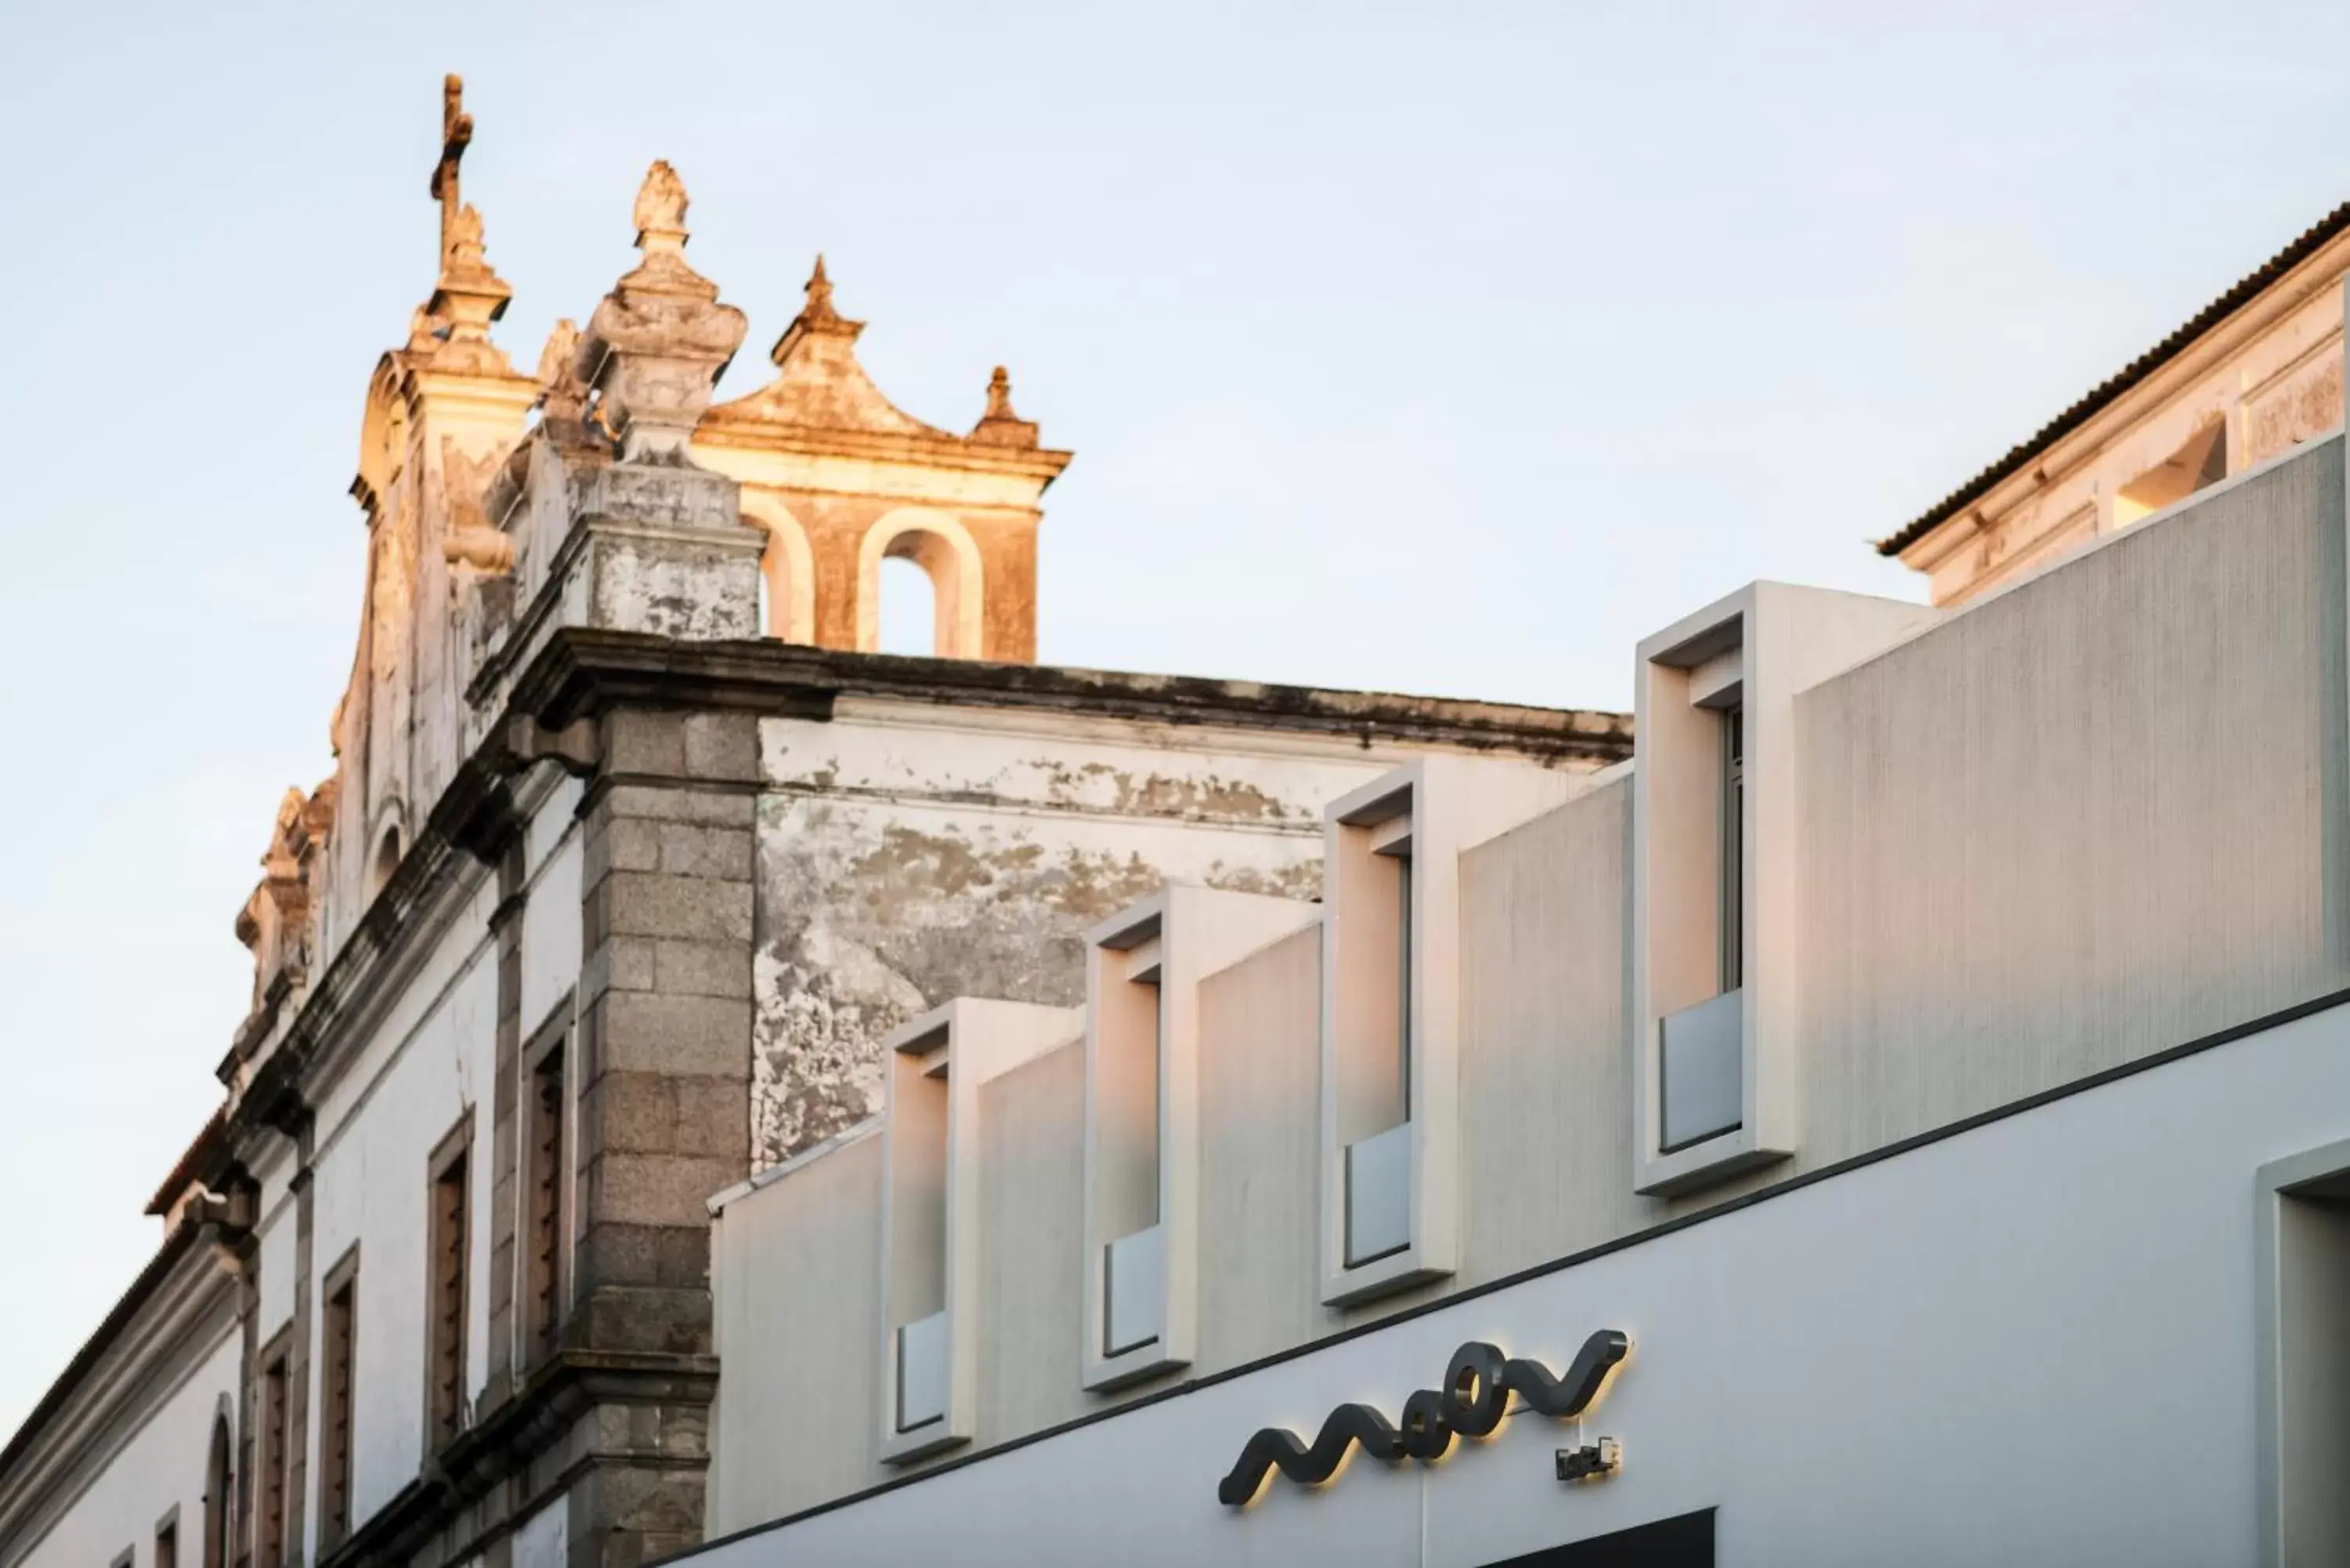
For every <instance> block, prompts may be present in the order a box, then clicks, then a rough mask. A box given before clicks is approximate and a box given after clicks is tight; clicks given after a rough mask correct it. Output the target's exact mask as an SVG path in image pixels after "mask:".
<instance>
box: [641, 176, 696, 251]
mask: <svg viewBox="0 0 2350 1568" xmlns="http://www.w3.org/2000/svg"><path fill="white" fill-rule="evenodd" d="M686 200H687V198H686V194H685V182H684V181H682V180H681V179H679V178H678V177H677V171H676V170H674V169H672V168H671V167H670V162H669V160H668V159H666V158H656V159H654V160H653V166H652V167H651V168H650V169H648V170H646V171H645V182H644V183H643V184H641V185H639V186H638V187H637V204H636V208H635V210H634V212H633V213H631V216H633V217H634V218H635V219H636V223H637V248H638V249H639V250H640V251H643V252H645V253H646V254H648V255H650V254H653V253H654V252H657V251H669V252H671V253H674V252H678V251H682V250H683V249H685V241H686V228H685V205H686Z"/></svg>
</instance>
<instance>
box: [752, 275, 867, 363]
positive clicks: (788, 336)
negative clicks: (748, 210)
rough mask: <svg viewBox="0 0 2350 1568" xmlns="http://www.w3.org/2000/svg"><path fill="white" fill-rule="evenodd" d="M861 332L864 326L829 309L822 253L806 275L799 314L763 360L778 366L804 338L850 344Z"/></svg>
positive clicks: (828, 285)
mask: <svg viewBox="0 0 2350 1568" xmlns="http://www.w3.org/2000/svg"><path fill="white" fill-rule="evenodd" d="M864 330H865V323H863V322H862V321H851V320H849V319H848V317H845V316H843V315H841V314H840V312H839V311H837V310H836V309H834V308H833V304H832V275H831V274H829V273H827V271H825V266H824V253H823V252H821V251H819V252H817V253H816V270H815V271H813V272H811V273H809V274H808V280H807V299H806V303H804V304H803V305H801V306H800V313H799V314H798V315H797V316H795V317H792V324H791V325H790V326H789V327H785V328H784V335H783V336H782V337H778V338H776V339H775V347H774V348H771V349H769V350H768V351H767V358H769V359H770V360H772V361H774V362H775V364H777V365H781V364H782V363H783V362H784V360H785V358H787V357H788V356H789V355H790V354H791V351H792V349H793V348H795V347H796V346H797V345H798V344H799V343H801V342H802V341H804V340H805V339H806V338H809V337H839V338H844V339H846V340H847V341H848V342H851V343H854V342H856V341H857V335H858V333H860V332H862V331H864Z"/></svg>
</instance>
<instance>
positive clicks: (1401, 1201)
mask: <svg viewBox="0 0 2350 1568" xmlns="http://www.w3.org/2000/svg"><path fill="white" fill-rule="evenodd" d="M1409 1245H1411V1124H1410V1123H1409V1122H1399V1123H1398V1124H1397V1125H1396V1126H1394V1127H1389V1128H1388V1130H1387V1131H1385V1132H1383V1133H1377V1134H1374V1135H1373V1136H1372V1137H1367V1138H1365V1139H1363V1141H1362V1142H1360V1143H1357V1144H1349V1145H1348V1146H1347V1267H1348V1268H1350V1269H1351V1268H1353V1267H1354V1266H1355V1265H1356V1264H1357V1263H1367V1262H1370V1261H1371V1260H1372V1259H1374V1258H1384V1257H1386V1256H1387V1255H1388V1253H1389V1252H1400V1251H1403V1250H1404V1249H1405V1248H1406V1247H1409Z"/></svg>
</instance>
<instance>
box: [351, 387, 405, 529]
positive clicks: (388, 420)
mask: <svg viewBox="0 0 2350 1568" xmlns="http://www.w3.org/2000/svg"><path fill="white" fill-rule="evenodd" d="M407 457H408V403H407V400H406V399H404V398H403V397H402V396H401V395H400V378H399V374H398V371H397V369H395V367H394V366H393V364H392V361H391V356H390V355H388V354H387V355H385V356H384V358H383V359H382V360H381V361H380V363H379V364H378V365H377V366H376V369H375V375H374V376H373V377H372V378H370V379H369V381H368V395H367V409H366V411H365V412H364V413H362V414H361V415H360V417H359V472H358V475H357V477H356V478H355V479H354V480H353V481H352V484H351V493H352V494H354V495H355V496H357V497H358V498H359V504H360V506H362V507H363V508H365V509H366V511H367V514H368V515H369V518H370V519H372V518H373V517H374V516H375V515H376V514H377V512H378V510H379V509H380V507H381V505H382V504H383V500H384V497H385V496H386V495H387V494H389V493H390V490H391V483H392V481H393V480H394V479H395V478H396V477H398V475H399V473H400V467H401V465H402V464H403V463H404V462H406V461H407Z"/></svg>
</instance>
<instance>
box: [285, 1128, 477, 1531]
mask: <svg viewBox="0 0 2350 1568" xmlns="http://www.w3.org/2000/svg"><path fill="white" fill-rule="evenodd" d="M473 1176H474V1170H473V1112H472V1111H471V1110H468V1111H466V1113H465V1114H464V1115H463V1116H460V1117H459V1118H458V1119H457V1125H456V1126H455V1127H451V1128H450V1129H449V1131H448V1133H447V1134H446V1135H445V1136H444V1137H442V1139H441V1141H440V1142H439V1143H438V1144H436V1145H434V1146H433V1149H432V1158H431V1160H430V1161H429V1162H428V1163H427V1166H426V1179H425V1184H424V1202H425V1210H424V1219H425V1225H424V1247H425V1254H424V1271H423V1272H424V1448H425V1453H426V1455H427V1456H428V1457H429V1456H431V1455H432V1454H434V1453H437V1452H439V1451H440V1449H442V1446H443V1445H445V1444H446V1443H448V1441H449V1440H450V1439H451V1438H454V1437H456V1436H457V1434H458V1433H460V1432H462V1431H463V1430H464V1429H465V1427H466V1424H467V1423H466V1419H465V1416H466V1412H465V1406H466V1402H467V1401H466V1391H465V1375H466V1353H467V1351H468V1349H469V1348H470V1347H469V1345H468V1341H469V1339H470V1337H471V1335H470V1334H469V1332H468V1331H469V1329H470V1326H471V1318H472V1314H473ZM452 1184H453V1186H454V1188H455V1190H456V1199H457V1201H456V1204H455V1207H454V1210H453V1214H452V1210H450V1209H449V1208H447V1207H446V1199H447V1197H448V1192H449V1189H450V1188H451V1186H452ZM452 1224H453V1226H454V1229H455V1232H456V1233H455V1235H454V1237H453V1238H452V1237H451V1236H450V1234H449V1231H450V1228H451V1226H452ZM444 1253H446V1254H448V1255H449V1256H450V1258H451V1259H452V1263H451V1271H450V1272H445V1273H444V1272H443V1270H442V1256H443V1254H444ZM452 1276H453V1277H452ZM452 1292H453V1293H454V1295H455V1300H454V1301H453V1302H451V1301H446V1300H444V1299H443V1298H444V1297H445V1296H446V1295H448V1294H449V1293H452ZM265 1568H266V1565H265Z"/></svg>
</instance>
